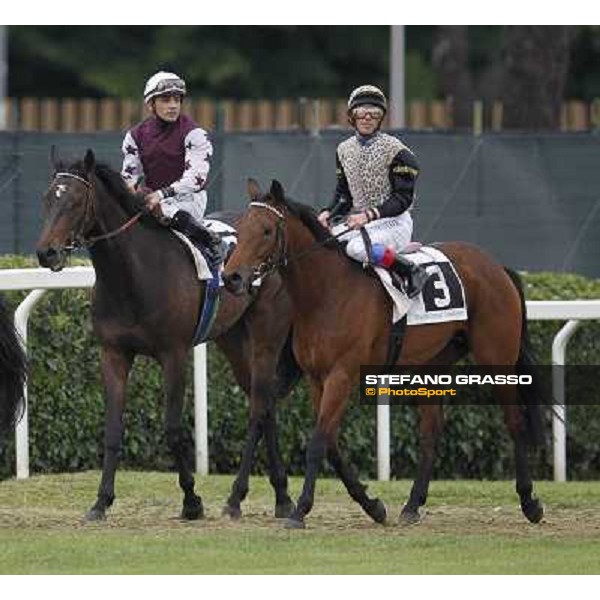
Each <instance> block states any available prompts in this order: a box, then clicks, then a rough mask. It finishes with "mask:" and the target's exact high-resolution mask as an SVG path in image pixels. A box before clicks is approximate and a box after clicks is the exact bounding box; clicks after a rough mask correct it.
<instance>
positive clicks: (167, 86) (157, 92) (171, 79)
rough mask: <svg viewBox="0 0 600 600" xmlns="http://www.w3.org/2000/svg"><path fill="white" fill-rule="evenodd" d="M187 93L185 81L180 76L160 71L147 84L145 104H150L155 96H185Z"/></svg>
mask: <svg viewBox="0 0 600 600" xmlns="http://www.w3.org/2000/svg"><path fill="white" fill-rule="evenodd" d="M186 91H187V90H186V88H185V81H184V80H183V79H181V77H179V75H175V73H168V72H166V71H159V72H158V73H155V74H154V75H152V77H150V79H148V81H147V82H146V87H145V88H144V102H150V100H151V99H152V98H154V97H155V96H162V95H163V94H181V95H182V96H185V94H186Z"/></svg>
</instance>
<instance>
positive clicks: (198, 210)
mask: <svg viewBox="0 0 600 600" xmlns="http://www.w3.org/2000/svg"><path fill="white" fill-rule="evenodd" d="M206 201H207V196H206V192H205V191H204V190H202V191H201V192H198V193H197V194H192V193H188V194H176V195H175V196H171V197H170V198H165V199H164V200H162V201H161V203H160V208H161V210H162V213H163V215H165V217H167V218H168V219H172V218H173V215H174V214H175V213H176V212H177V211H178V210H183V211H185V212H187V213H190V215H192V217H194V219H195V220H196V221H197V222H198V223H202V219H203V218H204V211H205V210H206Z"/></svg>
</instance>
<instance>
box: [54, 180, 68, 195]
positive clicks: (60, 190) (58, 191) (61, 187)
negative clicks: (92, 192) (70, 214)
mask: <svg viewBox="0 0 600 600" xmlns="http://www.w3.org/2000/svg"><path fill="white" fill-rule="evenodd" d="M66 191H67V186H66V185H65V184H64V183H59V184H58V185H57V186H56V192H54V195H55V196H56V197H57V198H60V197H61V196H62V195H63V194H64V193H65V192H66Z"/></svg>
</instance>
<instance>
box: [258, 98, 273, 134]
mask: <svg viewBox="0 0 600 600" xmlns="http://www.w3.org/2000/svg"><path fill="white" fill-rule="evenodd" d="M256 116H257V120H256V127H257V129H259V130H261V131H268V130H269V129H273V127H274V125H275V110H274V107H273V103H272V102H270V101H269V100H259V101H258V102H257V103H256Z"/></svg>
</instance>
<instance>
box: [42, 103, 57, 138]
mask: <svg viewBox="0 0 600 600" xmlns="http://www.w3.org/2000/svg"><path fill="white" fill-rule="evenodd" d="M58 116H59V115H58V102H57V100H56V98H44V99H43V100H42V103H41V110H40V117H41V121H40V130H41V131H57V130H58Z"/></svg>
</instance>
